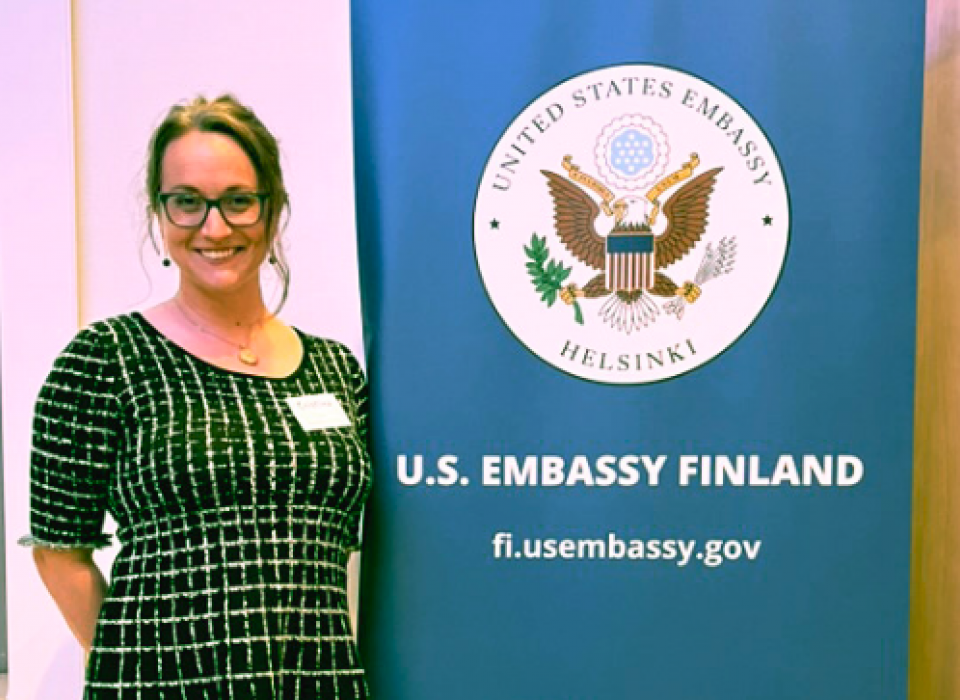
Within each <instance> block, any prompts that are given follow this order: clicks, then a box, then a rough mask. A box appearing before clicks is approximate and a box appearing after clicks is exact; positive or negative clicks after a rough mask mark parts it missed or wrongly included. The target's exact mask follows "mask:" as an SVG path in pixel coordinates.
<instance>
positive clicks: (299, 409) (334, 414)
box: [286, 394, 350, 432]
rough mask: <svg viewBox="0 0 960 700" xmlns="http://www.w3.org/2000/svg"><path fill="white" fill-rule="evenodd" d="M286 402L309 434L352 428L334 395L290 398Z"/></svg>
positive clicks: (310, 395)
mask: <svg viewBox="0 0 960 700" xmlns="http://www.w3.org/2000/svg"><path fill="white" fill-rule="evenodd" d="M286 401H287V405H288V406H289V407H290V410H291V411H293V415H294V416H296V418H297V420H298V421H299V422H300V427H301V428H303V429H304V430H306V431H307V432H311V431H314V430H326V429H327V428H349V427H350V418H349V417H348V416H347V414H346V412H345V411H344V410H343V406H341V405H340V401H339V400H337V397H336V396H334V395H333V394H309V395H307V396H288V397H287V399H286Z"/></svg>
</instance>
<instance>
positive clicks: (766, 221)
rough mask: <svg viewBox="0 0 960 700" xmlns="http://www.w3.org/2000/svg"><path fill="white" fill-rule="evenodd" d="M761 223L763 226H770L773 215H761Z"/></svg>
mask: <svg viewBox="0 0 960 700" xmlns="http://www.w3.org/2000/svg"><path fill="white" fill-rule="evenodd" d="M763 225H764V226H772V225H773V217H772V216H765V217H763Z"/></svg>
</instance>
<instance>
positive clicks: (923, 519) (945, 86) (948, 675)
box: [909, 0, 960, 700]
mask: <svg viewBox="0 0 960 700" xmlns="http://www.w3.org/2000/svg"><path fill="white" fill-rule="evenodd" d="M957 4H958V3H957V2H956V0H928V3H927V12H928V14H927V56H926V75H925V84H924V93H925V95H924V127H923V129H924V130H923V166H922V173H923V174H922V180H921V203H920V206H921V215H920V269H919V274H920V287H919V303H918V319H917V321H918V326H917V338H918V340H917V404H916V405H917V412H916V447H915V460H914V462H915V465H914V470H915V471H914V474H915V476H914V479H915V480H914V516H913V522H914V533H913V570H912V582H911V625H910V695H909V697H910V700H960V557H958V555H957V553H958V552H960V510H958V508H960V275H958V266H960V225H958V221H960V178H958V176H957V165H958V164H960V129H958V116H957V115H958V113H960V11H958V8H957Z"/></svg>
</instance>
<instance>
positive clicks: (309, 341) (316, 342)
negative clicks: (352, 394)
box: [294, 328, 360, 371]
mask: <svg viewBox="0 0 960 700" xmlns="http://www.w3.org/2000/svg"><path fill="white" fill-rule="evenodd" d="M294 330H295V331H296V332H297V334H298V335H299V336H300V338H301V340H302V341H303V344H304V354H306V355H307V356H308V357H311V358H314V359H316V360H319V361H320V362H322V363H327V364H328V363H331V362H332V363H334V364H337V365H339V366H343V367H347V368H349V369H350V370H351V371H353V370H354V369H355V368H357V369H359V367H360V362H359V360H357V357H356V355H354V354H353V351H351V350H350V348H349V347H347V345H346V344H345V343H343V342H341V341H339V340H336V339H334V338H327V337H324V336H318V335H312V334H310V333H305V332H304V331H302V330H300V329H299V328H294Z"/></svg>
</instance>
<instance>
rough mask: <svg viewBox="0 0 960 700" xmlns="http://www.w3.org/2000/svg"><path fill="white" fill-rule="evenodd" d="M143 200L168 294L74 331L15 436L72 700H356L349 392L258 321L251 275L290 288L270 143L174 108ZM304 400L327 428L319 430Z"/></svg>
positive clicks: (323, 345)
mask: <svg viewBox="0 0 960 700" xmlns="http://www.w3.org/2000/svg"><path fill="white" fill-rule="evenodd" d="M147 194H148V197H149V202H150V205H149V215H150V217H151V219H152V223H155V224H156V227H157V232H156V234H154V235H156V237H157V238H156V243H157V247H158V249H159V250H161V251H163V256H164V260H165V262H167V261H170V262H172V264H175V265H176V267H177V269H178V271H179V285H178V289H177V292H176V294H175V295H174V296H173V297H172V298H171V299H169V300H167V301H165V302H163V303H161V304H158V305H156V306H154V307H152V308H149V309H146V310H145V311H143V312H142V313H140V312H134V313H132V314H127V315H123V316H116V317H113V318H109V319H106V320H103V321H99V322H97V323H94V324H92V325H91V326H89V327H88V328H86V329H84V330H82V331H81V332H80V333H79V334H78V335H77V336H76V337H75V338H74V340H73V341H72V342H71V343H70V345H69V346H68V347H67V348H66V349H65V350H64V351H63V353H61V355H60V357H59V358H58V359H57V361H56V363H55V364H54V368H53V370H52V372H51V373H50V375H49V377H48V379H47V382H46V383H45V385H44V387H43V389H42V390H41V393H40V398H39V400H38V402H37V408H36V417H35V421H34V439H33V453H32V461H31V489H32V491H31V535H30V536H28V537H25V538H23V539H22V540H21V542H22V543H23V544H26V545H31V546H33V547H34V552H35V559H36V562H37V565H38V568H39V571H40V574H41V578H42V579H43V581H44V583H45V584H46V586H47V588H48V589H49V591H50V593H51V595H52V596H53V598H54V599H55V601H56V603H57V605H58V606H59V608H60V610H61V612H62V613H63V615H64V617H65V619H66V621H67V623H68V624H69V625H70V627H71V629H72V630H73V631H74V634H75V635H76V637H77V639H78V641H79V642H80V644H81V645H82V646H83V647H84V648H85V649H87V650H89V651H90V658H89V662H88V665H87V678H86V689H85V695H84V697H85V698H146V697H164V698H187V697H189V698H211V699H212V698H250V697H256V698H280V697H330V698H337V699H338V700H353V699H357V698H366V697H367V687H366V681H365V679H364V672H363V668H362V666H361V663H360V660H359V657H358V654H357V649H356V646H355V644H354V642H353V638H352V634H351V630H350V620H349V616H348V609H347V602H346V590H345V584H346V563H347V557H348V554H349V552H350V551H352V550H354V549H357V548H358V547H359V520H360V514H361V512H362V508H363V503H364V501H365V499H366V495H367V492H368V490H369V486H370V464H369V458H368V456H367V450H366V423H367V390H366V384H365V381H364V378H363V375H362V372H361V371H360V368H359V364H358V363H357V361H356V359H355V358H354V357H353V356H352V355H351V354H350V352H349V351H348V350H347V349H346V348H345V347H344V346H343V345H341V344H339V343H337V342H334V341H331V340H325V339H321V338H316V337H312V336H308V335H305V334H303V333H301V332H300V331H298V330H296V329H294V328H292V327H290V326H288V325H286V324H285V323H283V322H282V321H280V319H279V318H277V316H276V312H275V311H274V312H270V311H268V310H267V308H266V306H265V304H264V302H263V294H262V291H261V285H260V270H261V267H262V266H263V265H264V264H265V263H267V262H269V263H270V264H272V265H274V266H276V267H278V268H280V276H281V278H282V279H283V280H284V282H285V283H286V281H287V280H288V278H289V275H288V274H287V272H286V264H285V262H284V260H283V255H282V251H281V248H280V245H279V235H280V228H281V227H280V225H279V224H280V218H281V213H282V211H283V210H284V209H285V208H286V207H287V195H286V191H285V189H284V186H283V178H282V174H281V171H280V166H279V151H278V148H277V143H276V140H275V139H274V138H273V136H272V135H271V134H270V133H269V131H267V129H266V128H265V127H264V126H263V124H261V123H260V121H259V120H258V119H257V117H256V116H255V115H254V114H253V112H252V111H250V110H249V109H248V108H246V107H244V106H243V105H241V104H240V103H238V102H237V101H236V100H235V99H234V98H232V97H220V98H218V99H216V100H213V101H208V100H206V99H203V98H199V99H197V100H195V101H194V102H192V103H190V104H188V105H185V106H176V107H174V108H173V109H171V111H170V113H169V114H168V116H167V118H166V119H165V120H164V122H163V123H162V124H161V125H160V127H159V128H158V129H157V131H156V132H155V134H154V137H153V139H152V141H151V145H150V154H149V162H148V166H147ZM285 286H286V284H285ZM282 302H283V299H281V305H282ZM311 398H322V399H323V403H324V405H330V404H335V405H336V408H337V410H336V411H332V412H331V411H328V412H326V413H325V414H324V416H325V417H326V418H325V420H321V421H319V423H318V420H317V418H318V417H317V416H312V415H304V414H303V410H302V408H301V407H302V406H303V405H305V402H306V404H309V403H310V400H311ZM105 513H110V514H111V515H112V516H113V518H114V520H116V522H117V524H118V530H117V537H118V539H119V540H120V544H121V550H120V552H119V554H118V555H117V558H116V560H115V562H114V566H113V570H112V575H111V577H110V585H109V587H108V586H107V584H106V582H105V580H104V577H103V576H102V574H101V572H100V571H99V569H98V568H97V566H96V564H95V563H94V561H93V559H92V557H91V552H92V550H93V549H96V548H98V547H102V546H105V545H106V544H107V542H108V539H109V538H108V537H107V536H106V535H104V534H103V532H102V527H103V521H104V515H105Z"/></svg>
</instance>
